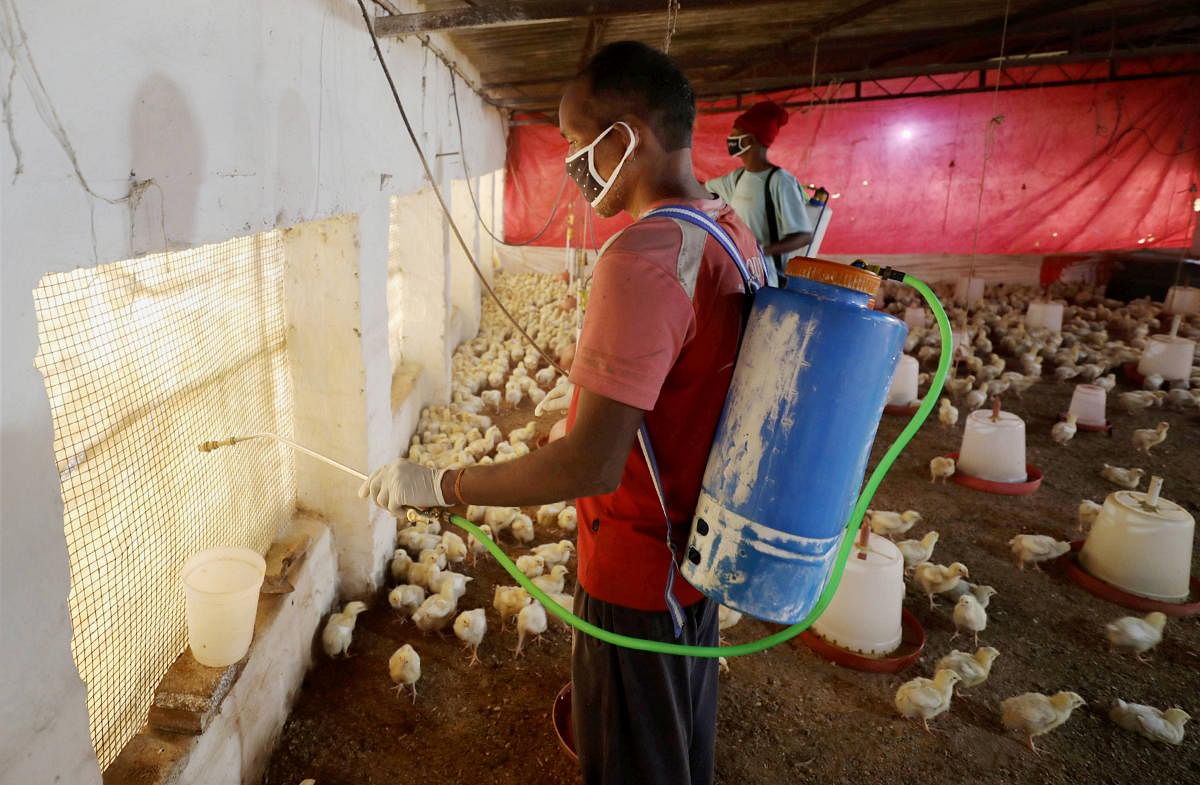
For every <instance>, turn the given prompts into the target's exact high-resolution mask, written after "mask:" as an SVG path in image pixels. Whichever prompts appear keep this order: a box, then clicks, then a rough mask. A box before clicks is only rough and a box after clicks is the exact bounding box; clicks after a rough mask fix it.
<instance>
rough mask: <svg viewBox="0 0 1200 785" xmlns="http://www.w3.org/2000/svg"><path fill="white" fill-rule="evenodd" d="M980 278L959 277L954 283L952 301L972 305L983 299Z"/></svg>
mask: <svg viewBox="0 0 1200 785" xmlns="http://www.w3.org/2000/svg"><path fill="white" fill-rule="evenodd" d="M983 284H984V280H983V279H982V278H966V277H964V278H959V279H958V281H957V282H956V283H955V285H954V302H956V303H959V304H960V305H974V304H975V303H977V302H979V301H980V300H982V299H983Z"/></svg>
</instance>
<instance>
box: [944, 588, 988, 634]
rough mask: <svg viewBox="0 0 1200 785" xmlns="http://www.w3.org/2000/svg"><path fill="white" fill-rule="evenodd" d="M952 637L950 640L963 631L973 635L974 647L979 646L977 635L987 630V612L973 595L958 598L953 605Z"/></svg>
mask: <svg viewBox="0 0 1200 785" xmlns="http://www.w3.org/2000/svg"><path fill="white" fill-rule="evenodd" d="M953 618H954V635H952V636H951V638H950V640H954V639H955V638H957V637H958V634H959V633H960V632H962V631H963V630H964V629H966V630H969V631H970V632H972V633H974V634H975V645H976V646H978V645H979V633H981V632H983V631H984V630H985V629H987V611H986V610H984V608H983V605H981V604H980V603H979V600H977V599H975V595H974V594H964V595H963V596H961V597H959V598H958V602H957V603H955V604H954V614H953Z"/></svg>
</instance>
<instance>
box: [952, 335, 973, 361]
mask: <svg viewBox="0 0 1200 785" xmlns="http://www.w3.org/2000/svg"><path fill="white" fill-rule="evenodd" d="M950 339H951V341H950V350H951V352H952V354H951V355H950V356H951V357H953V358H954V359H955V360H956V361H957V360H961V359H962V358H963V357H966V356H967V347H969V346H970V345H971V339H970V337H969V336H968V335H967V331H966V330H953V331H951V333H950Z"/></svg>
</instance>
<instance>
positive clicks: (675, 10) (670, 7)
mask: <svg viewBox="0 0 1200 785" xmlns="http://www.w3.org/2000/svg"><path fill="white" fill-rule="evenodd" d="M678 23H679V0H667V35H666V37H665V38H664V39H663V54H670V53H671V39H673V38H674V37H675V25H677V24H678Z"/></svg>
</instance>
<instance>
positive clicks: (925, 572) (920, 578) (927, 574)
mask: <svg viewBox="0 0 1200 785" xmlns="http://www.w3.org/2000/svg"><path fill="white" fill-rule="evenodd" d="M969 577H971V573H970V571H969V570H968V569H967V566H966V565H965V564H963V563H961V562H954V563H953V564H951V565H950V566H949V567H944V566H942V565H940V564H933V563H932V562H926V563H925V564H919V565H917V567H916V569H915V570H914V571H913V580H914V581H915V582H916V584H917V586H919V587H920V588H921V591H922V592H924V593H925V594H926V595H927V596H928V597H929V607H930V608H933V607H934V606H936V605H937V603H935V602H934V600H933V595H935V594H944V593H945V592H948V591H953V590H954V589H955V588H956V587H957V586H958V584H959V581H960V580H962V579H963V578H969Z"/></svg>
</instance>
